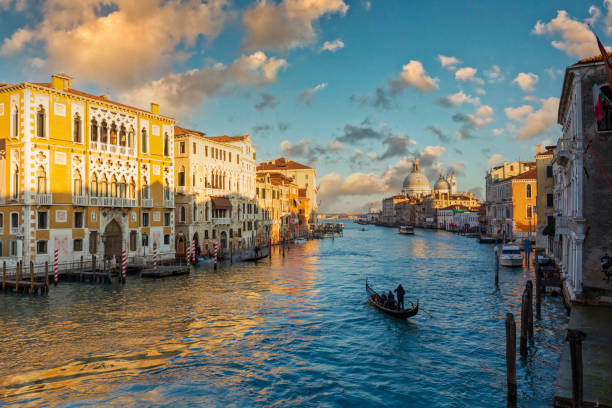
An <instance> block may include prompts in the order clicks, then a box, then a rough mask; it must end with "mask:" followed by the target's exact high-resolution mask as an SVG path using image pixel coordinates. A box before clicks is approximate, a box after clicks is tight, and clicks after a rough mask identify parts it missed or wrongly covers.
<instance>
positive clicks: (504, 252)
mask: <svg viewBox="0 0 612 408" xmlns="http://www.w3.org/2000/svg"><path fill="white" fill-rule="evenodd" d="M495 252H496V254H497V256H498V257H499V264H500V265H501V266H523V255H522V254H521V248H520V247H519V246H518V245H502V246H501V252H499V246H497V247H495Z"/></svg>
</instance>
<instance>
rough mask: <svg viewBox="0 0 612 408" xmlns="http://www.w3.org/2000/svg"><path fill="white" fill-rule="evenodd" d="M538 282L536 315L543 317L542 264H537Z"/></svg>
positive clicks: (536, 286)
mask: <svg viewBox="0 0 612 408" xmlns="http://www.w3.org/2000/svg"><path fill="white" fill-rule="evenodd" d="M535 275H536V284H535V292H536V293H535V298H536V317H537V318H538V319H541V318H542V314H541V310H540V309H541V308H542V307H541V304H542V286H541V285H542V272H541V270H540V265H538V266H536V271H535Z"/></svg>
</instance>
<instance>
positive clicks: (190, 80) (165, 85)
mask: <svg viewBox="0 0 612 408" xmlns="http://www.w3.org/2000/svg"><path fill="white" fill-rule="evenodd" d="M286 66H287V61H285V60H284V59H279V58H276V57H268V56H266V54H264V53H263V52H261V51H258V52H255V53H253V54H251V55H244V56H242V57H240V58H238V59H236V60H235V61H234V62H232V63H231V64H230V65H227V66H226V65H223V64H221V63H215V64H213V65H211V66H206V67H203V68H202V69H192V70H190V71H187V72H184V73H171V74H168V75H166V76H164V77H162V78H161V79H158V80H156V81H151V82H148V83H146V84H144V85H142V86H140V87H137V88H133V89H132V90H129V91H126V92H125V93H123V94H122V95H121V100H122V101H125V102H126V103H131V104H134V105H136V106H147V104H148V103H149V102H151V101H156V102H158V103H159V104H160V105H161V110H162V111H164V112H168V113H170V114H176V115H179V116H180V115H183V114H186V113H188V112H190V111H193V110H195V109H197V108H198V107H199V106H200V105H201V103H202V102H203V101H204V100H205V99H206V98H210V97H212V96H214V95H216V94H217V93H218V92H220V91H221V90H222V89H224V88H225V89H227V88H230V90H231V89H236V88H247V87H251V86H264V85H267V84H271V83H273V82H275V81H276V77H277V74H278V72H279V71H280V70H281V69H284V68H285V67H286Z"/></svg>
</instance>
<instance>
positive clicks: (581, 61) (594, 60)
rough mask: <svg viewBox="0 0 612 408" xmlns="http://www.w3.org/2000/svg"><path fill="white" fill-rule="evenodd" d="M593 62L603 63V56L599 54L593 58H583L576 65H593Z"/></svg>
mask: <svg viewBox="0 0 612 408" xmlns="http://www.w3.org/2000/svg"><path fill="white" fill-rule="evenodd" d="M608 55H610V54H609V53H608ZM591 62H603V57H602V56H601V54H599V55H594V56H592V57H587V58H583V59H581V60H580V61H578V62H577V63H576V65H578V64H588V63H591Z"/></svg>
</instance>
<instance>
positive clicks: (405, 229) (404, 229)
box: [399, 225, 414, 235]
mask: <svg viewBox="0 0 612 408" xmlns="http://www.w3.org/2000/svg"><path fill="white" fill-rule="evenodd" d="M399 233H400V234H403V235H413V234H414V227H413V226H412V225H402V226H401V227H399Z"/></svg>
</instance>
